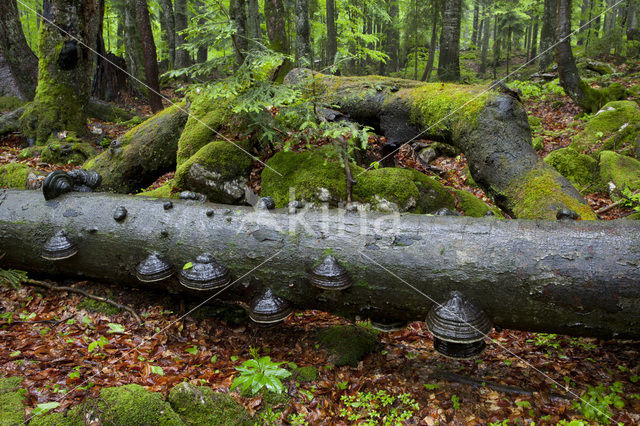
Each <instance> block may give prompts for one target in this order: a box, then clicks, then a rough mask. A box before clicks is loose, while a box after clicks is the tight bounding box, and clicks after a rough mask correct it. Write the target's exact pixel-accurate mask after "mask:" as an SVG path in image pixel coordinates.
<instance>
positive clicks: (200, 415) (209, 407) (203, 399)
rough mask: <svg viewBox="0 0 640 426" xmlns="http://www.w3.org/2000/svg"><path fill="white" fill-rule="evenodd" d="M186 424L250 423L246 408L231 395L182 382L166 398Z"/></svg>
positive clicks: (230, 425) (229, 424)
mask: <svg viewBox="0 0 640 426" xmlns="http://www.w3.org/2000/svg"><path fill="white" fill-rule="evenodd" d="M167 400H168V401H169V403H170V404H171V407H172V408H173V410H174V411H175V412H176V413H178V414H179V415H180V416H181V417H182V420H183V421H184V423H186V424H187V425H228V426H232V425H252V424H253V422H251V418H250V416H249V414H248V413H247V412H246V410H245V409H244V408H243V407H242V406H241V405H240V404H238V403H237V402H236V401H235V400H234V399H233V397H231V395H229V394H226V393H219V392H214V391H213V390H211V388H208V387H206V386H194V385H192V384H189V383H187V382H182V383H180V384H178V385H176V386H174V387H173V389H171V391H170V392H169V396H168V398H167Z"/></svg>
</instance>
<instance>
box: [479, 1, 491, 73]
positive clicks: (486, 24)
mask: <svg viewBox="0 0 640 426" xmlns="http://www.w3.org/2000/svg"><path fill="white" fill-rule="evenodd" d="M485 14H486V16H484V17H483V19H482V46H481V50H480V66H479V67H478V77H480V78H484V74H485V73H486V72H487V55H488V54H489V37H491V25H490V23H491V18H490V16H489V14H488V13H486V8H485Z"/></svg>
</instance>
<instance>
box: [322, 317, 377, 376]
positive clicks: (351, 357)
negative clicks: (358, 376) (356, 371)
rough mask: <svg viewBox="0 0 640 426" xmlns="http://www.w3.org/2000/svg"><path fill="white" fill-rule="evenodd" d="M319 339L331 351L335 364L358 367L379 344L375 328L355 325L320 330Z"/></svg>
mask: <svg viewBox="0 0 640 426" xmlns="http://www.w3.org/2000/svg"><path fill="white" fill-rule="evenodd" d="M318 341H319V342H320V344H321V345H322V346H323V347H324V348H325V349H326V350H327V351H328V352H329V355H331V358H330V359H331V360H332V362H333V364H334V365H336V366H342V365H348V366H351V367H356V366H357V365H358V362H359V361H360V360H361V359H362V358H364V357H365V356H366V355H368V354H370V353H372V352H374V351H375V350H376V349H377V348H378V346H379V336H378V333H377V332H375V330H372V329H370V328H365V327H360V326H354V325H337V326H334V327H329V328H326V329H324V330H321V331H319V332H318Z"/></svg>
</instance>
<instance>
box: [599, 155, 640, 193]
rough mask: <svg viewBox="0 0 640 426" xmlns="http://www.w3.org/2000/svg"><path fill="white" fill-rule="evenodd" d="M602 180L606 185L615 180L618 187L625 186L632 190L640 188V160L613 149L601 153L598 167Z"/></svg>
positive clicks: (622, 187)
mask: <svg viewBox="0 0 640 426" xmlns="http://www.w3.org/2000/svg"><path fill="white" fill-rule="evenodd" d="M598 171H599V174H600V180H601V181H602V182H603V183H604V184H605V185H606V184H608V183H609V182H613V183H614V184H615V185H616V186H617V187H618V189H620V190H622V189H624V188H625V187H626V188H629V189H630V190H632V191H635V190H638V189H640V161H638V160H635V159H633V158H630V157H626V156H624V155H620V154H616V153H615V152H613V151H602V152H601V153H600V165H599V167H598Z"/></svg>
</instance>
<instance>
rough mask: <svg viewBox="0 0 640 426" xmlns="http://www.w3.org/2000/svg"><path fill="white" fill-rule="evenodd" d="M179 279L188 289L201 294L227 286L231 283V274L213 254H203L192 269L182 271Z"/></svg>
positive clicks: (193, 264)
mask: <svg viewBox="0 0 640 426" xmlns="http://www.w3.org/2000/svg"><path fill="white" fill-rule="evenodd" d="M178 279H179V281H180V284H182V285H183V286H185V287H186V288H188V289H190V290H195V291H198V292H201V291H208V290H215V289H218V288H221V287H224V286H226V285H227V284H229V283H230V282H231V274H230V273H229V269H227V267H226V266H224V265H220V264H219V263H218V262H216V260H215V258H214V257H213V256H212V255H211V254H209V253H203V254H201V255H200V256H198V257H196V260H195V262H193V263H192V265H191V266H190V267H188V268H183V269H182V270H181V271H180V275H179V277H178Z"/></svg>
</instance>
